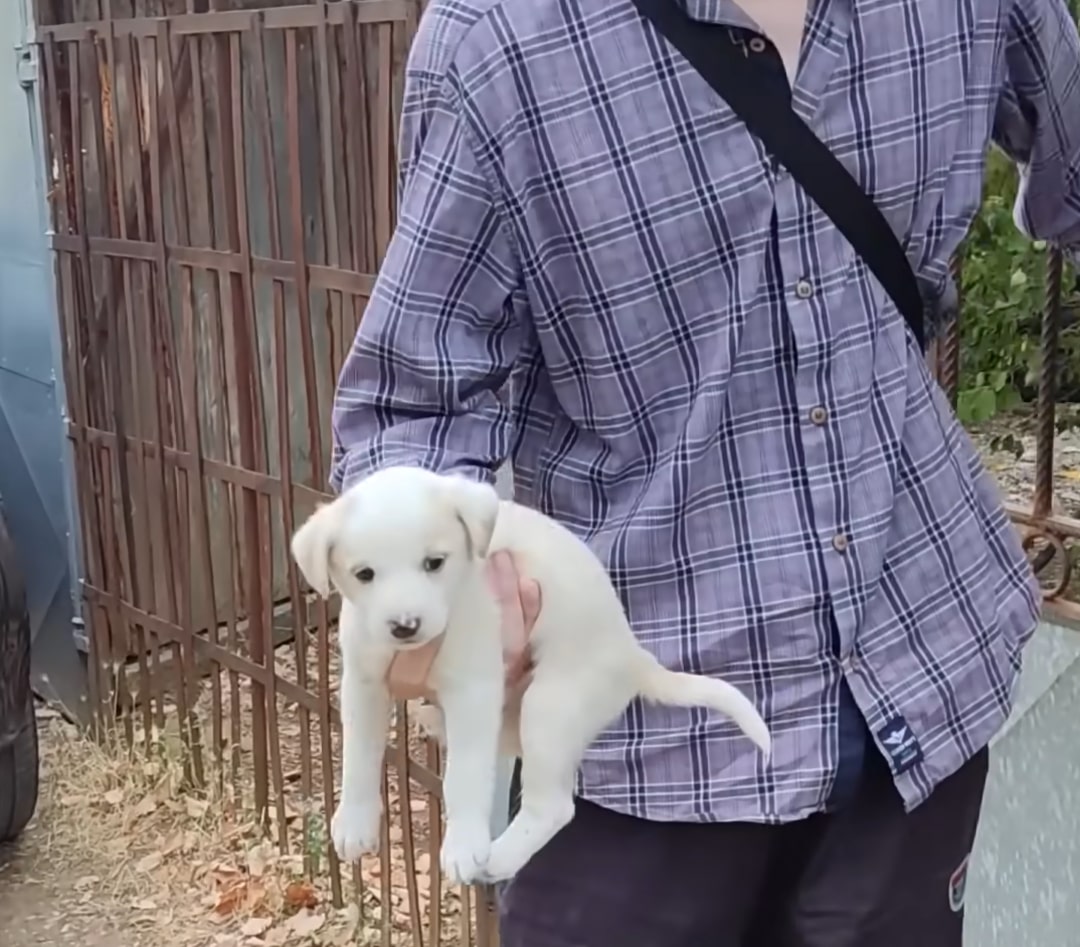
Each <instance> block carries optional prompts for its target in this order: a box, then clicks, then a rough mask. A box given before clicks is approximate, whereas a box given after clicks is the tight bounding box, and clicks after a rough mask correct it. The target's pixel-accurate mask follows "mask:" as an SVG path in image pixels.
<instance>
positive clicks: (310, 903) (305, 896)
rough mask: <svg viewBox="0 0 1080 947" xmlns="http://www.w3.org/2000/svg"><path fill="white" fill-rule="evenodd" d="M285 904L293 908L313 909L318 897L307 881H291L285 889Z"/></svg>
mask: <svg viewBox="0 0 1080 947" xmlns="http://www.w3.org/2000/svg"><path fill="white" fill-rule="evenodd" d="M285 903H286V904H288V905H289V906H290V907H293V908H313V907H315V905H317V904H318V903H319V895H318V892H316V890H315V888H314V887H313V886H312V884H311V883H310V882H308V881H292V882H289V884H288V886H287V887H286V888H285Z"/></svg>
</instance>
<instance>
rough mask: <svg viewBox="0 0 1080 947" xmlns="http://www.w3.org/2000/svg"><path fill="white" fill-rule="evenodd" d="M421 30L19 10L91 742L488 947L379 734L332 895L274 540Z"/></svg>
mask: <svg viewBox="0 0 1080 947" xmlns="http://www.w3.org/2000/svg"><path fill="white" fill-rule="evenodd" d="M420 7H421V3H420V2H419V0H338V2H306V3H305V2H303V0H291V2H290V3H281V2H274V0H262V2H259V3H254V2H250V0H55V2H50V0H38V2H37V4H36V7H35V19H36V37H35V38H36V40H37V42H38V44H39V50H40V59H41V67H42V69H41V71H42V84H41V85H42V92H41V94H42V96H43V103H42V105H43V112H44V114H45V116H46V119H47V125H48V128H47V131H48V135H47V138H48V148H49V153H48V154H47V155H46V161H47V162H48V167H49V169H50V171H51V177H52V193H51V195H50V198H51V212H52V226H53V231H54V233H53V237H52V241H53V248H54V250H55V265H56V277H57V279H56V282H57V286H58V294H59V300H58V303H59V310H60V313H61V319H62V322H63V324H62V336H63V339H64V347H65V351H64V363H65V372H66V382H67V390H68V392H69V400H70V409H69V411H70V424H69V436H70V439H71V442H72V444H73V448H74V453H75V458H76V470H77V477H78V493H79V496H78V500H79V507H80V515H81V520H82V522H81V530H82V536H83V541H84V550H85V558H86V562H85V583H84V586H83V588H84V593H85V607H86V614H87V618H88V625H89V629H90V635H91V674H90V678H91V680H90V686H91V691H92V701H93V704H94V707H95V712H96V714H97V723H98V724H99V725H100V726H101V727H102V728H111V727H113V726H115V725H116V723H117V721H119V722H120V725H121V726H122V727H123V728H124V729H125V730H126V732H127V735H128V738H129V739H130V740H132V741H133V742H138V741H140V740H146V741H149V740H151V739H152V735H153V734H160V733H161V732H163V731H165V730H166V729H167V728H168V727H170V726H171V727H174V728H178V729H179V731H180V734H181V736H182V739H183V743H184V744H185V745H186V747H187V752H186V755H185V765H186V767H187V770H188V773H187V775H188V776H189V777H190V779H191V781H192V783H193V784H194V785H196V786H198V785H207V786H210V787H211V788H213V786H214V784H215V783H216V784H217V788H218V789H219V790H221V791H222V792H227V793H229V794H230V795H231V797H232V798H233V799H235V800H236V802H237V804H238V805H242V806H244V807H246V808H248V809H250V810H252V811H254V812H255V813H257V814H258V816H259V818H261V819H262V820H263V821H264V822H265V825H266V829H267V831H268V833H270V834H272V835H273V836H274V837H276V840H277V842H278V844H279V845H280V846H281V848H282V850H283V851H285V850H291V851H293V852H298V853H302V854H303V856H304V859H305V862H306V868H307V870H308V871H316V870H320V868H321V866H322V865H324V864H328V871H329V874H330V882H331V886H332V892H333V898H334V900H335V902H336V903H338V904H340V903H341V902H342V900H343V898H344V897H346V896H348V897H350V898H351V899H355V901H356V902H357V903H359V904H360V905H361V906H362V907H363V908H364V909H365V910H366V911H368V912H369V917H368V921H369V923H374V924H375V925H377V926H378V927H379V928H381V932H382V938H381V939H382V942H383V943H384V944H391V943H408V944H415V945H417V947H419V945H421V944H434V945H437V944H439V943H440V942H443V943H454V944H467V943H472V942H477V943H488V942H490V941H491V939H492V937H493V934H492V928H493V924H492V920H491V898H490V895H489V892H487V891H483V890H482V891H478V892H451V891H448V890H445V886H444V885H443V883H442V880H441V879H440V877H439V859H438V848H439V843H440V830H441V822H440V815H441V814H440V803H439V796H438V790H439V782H438V771H439V760H438V755H437V751H436V749H435V748H434V747H432V746H429V745H427V743H426V742H425V741H423V740H422V739H420V738H419V736H418V735H417V734H416V733H415V731H414V730H413V728H411V727H410V726H409V725H408V722H407V720H406V717H405V713H404V708H399V712H398V716H397V722H396V732H395V736H394V740H393V744H392V746H391V749H390V752H389V763H390V765H389V766H388V769H387V776H386V794H387V799H388V815H389V819H388V821H387V825H386V827H385V833H384V836H385V837H384V845H383V849H382V854H381V856H380V858H381V865H380V868H381V870H378V871H377V872H374V873H373V875H372V878H368V879H365V878H364V877H362V876H361V875H360V873H359V870H358V869H357V868H356V866H353V871H352V877H351V879H350V878H349V877H347V876H346V877H344V878H343V872H342V867H341V866H339V865H338V863H337V861H336V857H335V854H334V852H333V850H332V846H331V845H329V844H328V843H327V842H326V835H327V832H326V825H327V824H328V820H329V814H330V813H331V812H332V808H333V802H334V782H333V766H332V760H333V758H334V757H335V755H336V752H337V742H338V740H339V727H338V719H337V711H336V707H335V703H334V695H335V692H336V676H337V666H336V662H337V656H336V649H335V648H334V647H333V645H332V641H331V631H332V627H333V621H334V613H333V611H332V608H331V607H328V606H327V605H326V604H325V603H321V602H315V601H312V600H310V599H309V598H307V597H305V595H304V594H303V592H302V591H301V588H300V584H299V581H298V576H297V573H296V570H295V568H294V567H293V565H292V563H291V560H290V558H289V556H288V554H287V548H288V547H287V541H288V537H289V535H290V534H291V532H292V530H293V528H294V526H295V525H296V524H297V523H298V522H300V521H301V520H302V518H303V517H305V516H306V515H307V514H308V513H309V512H310V511H311V509H312V508H313V506H314V504H315V503H316V502H317V501H319V500H320V499H321V498H323V496H324V489H325V484H326V482H327V471H326V458H327V456H328V454H329V435H328V430H327V422H328V418H329V410H330V401H331V395H332V390H333V386H334V382H335V380H336V374H337V369H338V366H339V365H340V363H341V360H342V357H343V354H344V352H345V350H346V348H347V347H348V345H349V344H350V342H351V340H352V337H353V335H354V332H355V329H356V326H357V323H358V321H359V318H360V315H361V312H362V310H363V307H364V305H365V302H366V299H367V297H368V294H369V293H370V290H371V285H372V279H373V277H372V274H374V273H375V271H376V269H377V267H378V262H379V260H380V258H381V256H382V254H383V252H384V250H385V248H386V245H387V242H388V240H389V237H390V231H391V222H392V220H393V219H394V214H395V208H394V193H395V187H394V167H395V164H396V156H395V153H394V146H395V141H394V133H395V131H396V127H397V124H398V110H399V108H400V100H401V87H400V84H401V75H402V64H403V60H404V57H405V55H406V53H407V50H408V45H409V42H410V39H411V36H412V34H413V32H414V30H415V27H416V22H417V19H418V16H419V13H420ZM313 836H317V837H321V839H322V840H323V841H322V842H321V843H320V845H318V846H312V845H311V844H310V840H311V838H312V837H313ZM323 858H325V860H326V861H325V862H324V861H323ZM372 879H374V880H372ZM350 888H351V890H350ZM372 888H373V889H374V890H371V889H372Z"/></svg>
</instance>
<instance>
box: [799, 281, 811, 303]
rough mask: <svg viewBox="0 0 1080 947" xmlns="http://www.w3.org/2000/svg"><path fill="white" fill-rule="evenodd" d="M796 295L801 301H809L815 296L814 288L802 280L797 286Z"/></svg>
mask: <svg viewBox="0 0 1080 947" xmlns="http://www.w3.org/2000/svg"><path fill="white" fill-rule="evenodd" d="M795 295H796V296H798V297H799V299H809V298H810V297H811V296H813V295H814V287H813V286H811V285H810V284H809V283H808V282H807V281H806V280H804V279H801V280H799V282H797V283H796V284H795Z"/></svg>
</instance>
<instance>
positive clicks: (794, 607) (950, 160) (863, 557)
mask: <svg viewBox="0 0 1080 947" xmlns="http://www.w3.org/2000/svg"><path fill="white" fill-rule="evenodd" d="M685 2H686V4H687V6H686V8H687V10H688V12H689V13H690V14H691V15H692V16H694V17H695V18H697V19H700V20H702V21H706V22H710V23H715V24H724V25H726V26H727V27H730V29H721V30H719V31H718V40H717V41H718V42H738V43H742V42H744V40H745V38H746V34H745V33H743V32H741V30H742V29H743V28H751V29H752V28H753V24H751V23H750V22H749V21H748V20H747V19H746V18H745V16H744V14H742V13H741V12H740V11H739V9H738V8H737V7H736V6H735V5H734V4H732V3H730V2H726V0H685ZM754 45H755V46H758V47H760V44H754ZM1078 50H1080V44H1078V41H1077V35H1076V29H1075V26H1074V24H1073V23H1072V22H1071V21H1070V19H1069V16H1068V14H1067V12H1066V8H1065V5H1064V2H1063V0H1015V2H1009V0H955V2H948V3H946V2H943V0H942V2H938V0H935V2H928V0H817V2H813V3H811V4H810V9H809V10H808V13H807V25H806V35H805V39H804V44H803V50H802V56H801V60H800V65H799V70H798V74H797V78H796V82H795V86H794V93H793V94H794V104H795V107H796V109H797V110H798V112H799V113H800V114H801V115H802V116H803V117H804V118H805V119H806V120H808V121H809V122H810V123H811V124H812V126H813V127H814V129H815V130H816V131H817V132H818V134H819V135H820V136H821V137H822V138H823V139H824V140H825V141H826V142H827V143H828V144H829V146H830V147H831V148H832V149H833V150H834V152H835V153H836V154H837V156H838V157H839V158H840V159H841V160H842V161H843V162H844V163H845V164H846V166H847V167H848V168H849V169H850V170H851V172H852V173H853V174H854V175H855V177H856V178H857V179H858V180H859V181H860V182H861V183H862V184H863V186H864V187H865V188H866V189H867V190H868V192H869V193H870V194H871V195H872V196H873V198H874V199H875V200H876V202H877V203H878V205H879V206H880V207H881V208H882V211H883V212H884V213H885V215H886V216H887V218H888V220H889V221H890V222H891V224H892V225H893V227H894V228H895V230H896V232H897V233H898V234H899V235H900V236H901V238H902V239H903V240H904V242H905V245H906V248H907V251H908V254H909V257H910V259H911V261H912V263H913V265H914V266H915V268H916V271H917V272H918V273H919V275H920V278H921V279H922V280H923V281H924V282H927V283H930V284H937V283H940V282H941V281H942V280H943V279H944V278H945V274H946V272H947V261H948V258H949V256H950V253H951V251H952V250H953V249H954V248H956V247H957V245H958V244H959V242H960V240H961V238H962V236H963V234H964V232H965V230H966V229H967V227H968V224H969V223H970V221H971V219H972V217H973V215H974V213H975V211H976V210H977V207H978V204H979V198H980V187H981V179H982V171H981V169H982V165H983V155H984V151H985V148H986V145H987V142H988V140H989V139H990V138H991V137H993V138H994V139H996V140H997V141H998V142H999V143H1000V144H1001V145H1002V146H1003V147H1005V148H1006V149H1007V150H1008V151H1010V153H1012V154H1013V155H1014V156H1015V157H1016V158H1017V159H1018V160H1020V161H1021V162H1022V164H1023V166H1024V169H1025V178H1024V189H1023V194H1022V196H1021V201H1020V205H1019V208H1018V215H1019V219H1020V221H1021V222H1022V224H1023V226H1024V227H1025V228H1026V229H1027V230H1028V231H1029V232H1030V233H1032V234H1033V235H1035V236H1037V237H1040V238H1044V239H1048V240H1051V241H1060V242H1061V243H1063V244H1066V245H1074V244H1077V243H1080V52H1078ZM750 54H753V53H752V52H749V51H748V55H750ZM400 154H401V165H402V170H401V194H400V220H399V223H398V226H397V230H396V232H395V234H394V236H393V239H392V241H391V244H390V246H389V249H388V252H387V255H386V258H385V261H384V264H383V266H382V269H381V271H380V274H379V277H378V280H377V282H376V285H375V289H374V292H373V296H372V298H371V301H370V305H369V306H368V309H367V312H366V314H365V317H364V320H363V324H362V325H361V327H360V330H359V333H358V335H357V338H356V342H355V345H354V347H353V349H352V351H351V354H350V355H349V357H348V360H347V362H346V364H345V366H344V368H343V371H342V373H341V377H340V382H339V389H338V393H337V399H336V404H335V410H334V430H335V457H334V474H333V484H334V486H335V487H337V488H341V487H342V486H344V485H347V484H349V483H351V482H352V481H354V480H355V479H357V478H358V477H361V476H363V475H364V474H365V473H366V472H368V471H370V470H372V469H373V468H376V467H379V466H384V465H389V464H399V463H406V464H419V465H424V466H427V467H431V468H435V469H442V470H446V469H458V470H462V471H468V472H470V473H471V474H473V475H475V476H481V477H491V476H492V475H493V471H494V470H495V469H496V468H498V467H499V466H500V465H501V464H502V463H503V462H504V461H506V460H507V459H510V460H511V461H512V463H513V468H514V474H515V480H516V486H517V493H518V499H519V500H521V501H523V502H525V503H528V504H532V505H535V506H536V507H538V508H539V509H541V510H543V511H544V512H546V513H548V514H550V515H552V516H554V517H556V518H557V519H559V520H561V521H562V522H563V523H565V524H566V525H567V526H568V527H569V528H571V529H572V530H574V531H575V532H576V533H578V534H579V535H581V536H582V537H584V538H585V539H586V540H587V541H588V542H589V543H590V544H591V546H592V548H593V549H594V550H595V551H596V553H597V554H598V555H599V556H600V557H601V558H602V560H603V561H604V562H605V563H606V565H607V567H608V568H609V570H610V572H611V575H612V577H613V580H614V582H615V583H616V585H617V587H618V588H619V590H620V593H621V594H622V596H623V598H624V601H625V604H626V607H627V610H628V614H629V615H630V618H631V621H632V624H633V626H634V629H635V632H636V633H637V635H638V636H639V637H640V640H641V641H642V642H643V643H644V644H645V646H647V647H648V648H649V649H651V650H652V651H653V652H654V653H655V654H656V655H657V656H658V657H659V658H660V660H662V661H663V662H664V663H665V664H666V665H668V666H670V667H672V668H679V669H686V670H690V671H694V672H698V673H705V674H713V675H723V676H724V677H726V678H728V679H729V680H731V681H732V682H733V683H735V684H736V685H738V686H739V687H741V688H743V689H744V690H745V691H746V693H747V694H748V695H749V696H750V697H751V698H752V699H753V700H754V701H755V703H756V704H757V705H758V706H759V707H760V708H761V710H762V712H763V713H764V715H765V717H766V718H767V720H768V721H769V723H770V725H771V727H772V728H773V731H774V734H775V737H776V743H775V750H774V754H773V758H772V759H771V760H770V761H768V762H766V761H764V760H763V759H762V758H761V757H760V755H759V754H757V753H756V751H755V750H754V749H753V748H752V747H751V745H750V744H749V742H748V741H746V740H745V739H742V738H741V737H740V736H739V735H738V734H737V733H736V731H735V729H734V727H733V726H732V725H731V724H730V723H728V722H727V721H725V720H723V719H720V718H718V717H717V716H715V715H708V714H706V713H704V712H697V711H683V710H673V709H667V708H655V707H646V706H643V705H640V704H634V705H633V706H632V707H631V708H630V709H629V711H628V712H627V713H626V715H625V716H624V717H623V718H622V719H620V720H618V721H617V722H616V723H615V724H614V725H613V726H611V727H610V729H609V730H607V731H606V732H605V733H604V734H603V735H602V736H601V737H600V738H599V739H598V740H597V741H596V743H595V744H594V746H593V747H592V748H591V749H590V751H589V753H588V756H587V758H586V760H585V761H584V764H583V766H582V769H581V773H580V778H579V789H580V791H581V792H582V793H583V794H584V795H585V796H586V797H587V798H589V799H592V800H594V801H596V802H598V803H600V804H603V805H606V806H609V807H611V808H614V809H618V810H622V811H625V812H630V813H634V814H637V815H641V816H647V817H650V818H655V819H679V820H688V821H710V820H751V821H765V822H779V821H785V820H790V819H795V818H798V817H801V816H804V815H806V814H808V813H812V812H816V811H820V810H821V809H822V807H823V805H824V802H825V800H826V799H827V797H828V795H829V791H830V788H831V785H832V782H833V780H834V777H835V772H836V764H837V756H838V735H837V707H838V694H839V690H840V682H841V680H842V679H846V680H847V681H848V683H849V685H850V688H851V691H852V693H853V694H854V697H855V699H856V702H857V703H858V706H859V708H860V709H861V711H862V713H863V715H864V716H865V718H866V720H867V723H868V725H869V728H870V731H871V733H872V734H874V738H875V740H876V742H877V743H878V745H879V746H880V747H881V748H882V749H883V751H885V752H886V755H887V756H888V750H889V744H891V743H893V742H895V740H896V739H897V733H898V729H897V728H898V727H900V728H902V727H907V728H909V732H908V733H906V737H907V738H908V740H909V742H910V737H911V736H912V735H913V736H914V738H915V739H916V740H917V749H918V754H917V760H916V761H915V762H914V763H913V764H910V765H907V764H906V765H900V764H899V763H898V762H897V759H898V758H897V757H890V758H892V759H893V760H894V772H895V778H896V784H897V787H898V789H899V791H900V792H901V794H902V796H903V798H904V800H905V802H906V804H907V805H908V806H914V805H917V804H918V803H919V802H920V801H921V800H923V799H925V798H926V796H927V795H928V794H929V793H930V791H931V789H932V788H933V786H934V785H935V784H937V783H938V782H939V781H940V780H942V779H943V778H944V777H946V776H947V775H949V774H950V773H952V772H953V771H954V770H956V769H957V768H958V767H959V766H960V765H961V763H963V762H964V761H965V760H966V759H967V758H969V757H970V756H971V755H972V754H973V753H974V752H975V751H976V750H978V749H979V748H981V747H982V746H984V745H985V744H986V743H987V742H988V740H989V739H990V737H991V735H992V734H993V733H994V732H995V731H996V730H997V729H998V728H999V727H1000V726H1001V725H1002V723H1003V721H1004V720H1005V718H1006V716H1007V714H1008V712H1009V709H1010V705H1011V699H1012V694H1013V690H1014V685H1015V683H1016V679H1017V674H1018V670H1019V667H1020V657H1021V648H1022V645H1023V644H1024V642H1025V641H1026V640H1027V638H1028V636H1029V635H1030V634H1031V632H1032V630H1033V628H1034V626H1035V622H1036V615H1037V610H1038V607H1037V592H1036V589H1035V586H1034V583H1033V581H1032V578H1031V576H1030V572H1029V569H1028V567H1027V564H1026V562H1025V558H1024V556H1023V554H1022V551H1021V549H1020V546H1019V544H1018V541H1017V538H1016V536H1015V534H1014V531H1013V529H1012V528H1011V526H1010V524H1009V523H1008V521H1007V519H1006V517H1005V515H1004V513H1003V511H1002V507H1001V504H1000V501H999V497H998V493H997V491H996V489H995V486H994V484H993V483H992V481H991V479H990V478H989V477H988V475H987V473H986V472H985V471H984V469H983V467H982V465H981V463H980V461H979V459H978V457H977V456H976V453H975V451H974V450H973V448H972V446H971V444H970V442H969V441H968V439H967V437H966V436H965V434H964V432H963V431H962V429H961V428H960V427H959V425H958V424H957V422H956V420H955V419H954V417H953V415H952V413H951V412H950V410H949V408H948V406H947V404H946V403H945V401H944V399H943V397H942V396H941V394H940V393H939V391H938V390H937V388H936V387H935V385H934V384H933V382H932V380H931V379H930V377H929V376H928V373H927V370H926V368H925V365H924V362H923V359H922V358H921V356H920V353H919V352H918V351H917V349H916V346H915V344H914V342H913V341H912V339H911V337H910V335H909V333H908V332H907V330H906V328H905V326H904V324H903V321H902V319H901V317H900V316H899V314H898V313H897V312H896V310H895V308H894V307H893V305H892V304H891V302H890V301H889V299H887V298H886V296H885V294H884V292H883V291H882V289H881V287H880V286H879V285H878V284H877V282H876V281H875V280H874V279H873V277H872V276H870V275H869V274H868V272H867V271H866V268H865V267H864V266H863V264H862V263H861V261H860V260H859V259H857V258H856V256H855V254H854V253H853V251H852V249H851V247H850V246H849V245H847V244H846V243H845V241H844V240H843V239H842V237H841V236H840V235H839V234H838V233H837V231H836V230H835V228H834V227H833V226H832V225H831V224H830V222H829V221H828V219H827V218H826V217H825V216H824V215H823V214H822V213H821V212H820V211H819V210H818V209H817V207H816V206H815V205H814V204H812V203H811V202H810V201H809V200H808V199H807V198H806V196H805V195H804V193H803V192H802V191H801V190H800V188H799V187H798V186H797V185H796V184H795V183H794V182H793V181H792V180H791V178H790V176H788V175H786V174H785V173H784V172H783V171H782V170H778V169H777V168H775V167H773V166H772V165H771V163H770V160H769V159H768V157H767V156H766V155H765V154H764V153H763V151H762V149H761V148H760V146H759V145H758V144H757V143H756V141H755V140H754V139H752V138H751V136H750V135H749V134H748V133H747V131H746V130H745V127H744V126H742V125H741V124H740V123H739V122H738V121H737V120H736V119H735V118H734V116H733V115H732V114H731V112H730V110H729V109H728V108H727V107H726V106H725V104H724V103H722V102H721V101H720V100H718V99H717V97H716V96H715V95H714V94H713V93H712V92H711V90H710V89H709V88H708V86H707V85H706V84H705V82H704V81H703V80H702V79H701V78H700V77H699V76H698V75H697V74H696V73H695V72H693V71H692V70H691V68H690V67H689V66H688V64H687V63H686V62H685V61H684V60H683V59H682V58H681V57H679V56H678V55H677V54H676V53H674V52H673V51H672V50H671V49H670V48H669V47H668V46H667V44H666V43H665V41H664V40H663V39H662V38H661V37H660V36H659V35H658V34H656V33H655V32H654V31H653V30H652V29H651V28H650V27H648V26H646V25H645V24H644V22H643V21H641V20H640V19H639V17H638V15H637V14H636V12H635V10H634V8H633V6H632V4H631V2H630V0H603V2H601V0H431V3H430V4H429V6H428V10H427V12H426V14H425V16H424V18H423V20H422V22H421V26H420V30H419V35H418V37H417V39H416V42H415V45H414V48H413V50H412V52H411V56H410V60H409V64H408V75H407V82H406V101H405V109H404V119H403V128H402V141H401V151H400ZM901 732H903V731H901ZM885 737H891V738H892V739H891V740H885V739H884V738H885ZM910 758H911V757H910V755H909V760H910Z"/></svg>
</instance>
